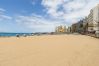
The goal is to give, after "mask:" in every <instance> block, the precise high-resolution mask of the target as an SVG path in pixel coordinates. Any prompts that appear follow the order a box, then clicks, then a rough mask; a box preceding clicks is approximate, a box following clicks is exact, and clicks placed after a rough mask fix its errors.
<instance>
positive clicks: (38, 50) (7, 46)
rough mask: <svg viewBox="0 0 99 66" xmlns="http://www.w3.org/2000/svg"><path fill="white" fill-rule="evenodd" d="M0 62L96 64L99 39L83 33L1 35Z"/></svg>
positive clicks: (20, 65) (8, 65)
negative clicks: (24, 35)
mask: <svg viewBox="0 0 99 66" xmlns="http://www.w3.org/2000/svg"><path fill="white" fill-rule="evenodd" d="M0 66H99V39H96V38H93V37H89V36H84V35H48V36H47V35H46V36H32V37H20V38H17V37H9V38H3V37H2V38H0Z"/></svg>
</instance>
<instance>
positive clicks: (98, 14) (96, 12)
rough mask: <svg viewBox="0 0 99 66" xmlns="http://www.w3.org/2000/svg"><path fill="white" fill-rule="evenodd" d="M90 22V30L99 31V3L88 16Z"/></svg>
mask: <svg viewBox="0 0 99 66" xmlns="http://www.w3.org/2000/svg"><path fill="white" fill-rule="evenodd" d="M87 22H88V31H97V30H99V26H98V22H99V4H98V5H97V6H96V7H94V8H93V9H91V10H90V14H89V15H88V18H87Z"/></svg>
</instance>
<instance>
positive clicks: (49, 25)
mask: <svg viewBox="0 0 99 66" xmlns="http://www.w3.org/2000/svg"><path fill="white" fill-rule="evenodd" d="M16 22H17V23H18V24H19V25H21V26H25V27H26V28H29V29H33V31H34V32H50V31H54V30H55V26H57V25H61V24H62V23H61V22H60V21H58V20H49V19H46V18H44V17H42V16H39V15H35V14H33V15H30V16H21V15H20V16H17V17H16Z"/></svg>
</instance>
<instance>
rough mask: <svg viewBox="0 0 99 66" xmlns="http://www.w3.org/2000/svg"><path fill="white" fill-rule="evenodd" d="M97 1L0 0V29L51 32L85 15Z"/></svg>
mask: <svg viewBox="0 0 99 66" xmlns="http://www.w3.org/2000/svg"><path fill="white" fill-rule="evenodd" d="M97 4H99V0H0V32H26V33H28V32H29V33H30V32H52V31H54V30H55V27H56V26H59V25H66V26H70V25H71V24H73V23H76V22H77V21H79V20H80V19H83V18H85V17H86V16H88V14H89V13H90V10H91V9H92V8H93V7H95V6H96V5H97Z"/></svg>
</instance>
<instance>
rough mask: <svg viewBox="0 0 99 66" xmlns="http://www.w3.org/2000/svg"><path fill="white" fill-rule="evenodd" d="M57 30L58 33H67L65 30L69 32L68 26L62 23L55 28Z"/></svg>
mask: <svg viewBox="0 0 99 66" xmlns="http://www.w3.org/2000/svg"><path fill="white" fill-rule="evenodd" d="M55 32H56V33H65V32H67V29H66V26H62V25H60V26H57V27H56V28H55Z"/></svg>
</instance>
